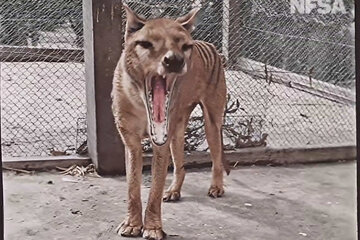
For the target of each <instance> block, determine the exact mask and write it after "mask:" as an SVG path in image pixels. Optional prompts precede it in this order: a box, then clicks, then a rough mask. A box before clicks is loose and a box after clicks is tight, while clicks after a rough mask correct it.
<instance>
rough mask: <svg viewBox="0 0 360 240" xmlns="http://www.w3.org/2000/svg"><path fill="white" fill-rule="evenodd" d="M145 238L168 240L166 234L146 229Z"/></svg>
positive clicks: (158, 230)
mask: <svg viewBox="0 0 360 240" xmlns="http://www.w3.org/2000/svg"><path fill="white" fill-rule="evenodd" d="M143 238H145V239H150V240H162V239H165V238H166V233H165V232H164V231H163V230H162V229H161V228H160V229H144V232H143Z"/></svg>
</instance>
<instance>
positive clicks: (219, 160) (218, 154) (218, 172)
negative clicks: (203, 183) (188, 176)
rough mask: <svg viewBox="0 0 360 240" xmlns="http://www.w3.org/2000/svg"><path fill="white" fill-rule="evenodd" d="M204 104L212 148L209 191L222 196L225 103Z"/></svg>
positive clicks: (215, 196)
mask: <svg viewBox="0 0 360 240" xmlns="http://www.w3.org/2000/svg"><path fill="white" fill-rule="evenodd" d="M211 103H212V104H203V106H202V107H203V112H204V120H205V133H206V139H207V142H208V145H209V149H210V156H211V160H212V180H211V185H210V188H209V191H208V195H209V196H210V197H214V198H217V197H221V196H222V195H223V194H224V182H223V170H224V166H223V157H224V156H223V155H224V153H223V143H222V130H221V129H222V123H223V111H224V105H223V103H222V102H217V103H214V102H211Z"/></svg>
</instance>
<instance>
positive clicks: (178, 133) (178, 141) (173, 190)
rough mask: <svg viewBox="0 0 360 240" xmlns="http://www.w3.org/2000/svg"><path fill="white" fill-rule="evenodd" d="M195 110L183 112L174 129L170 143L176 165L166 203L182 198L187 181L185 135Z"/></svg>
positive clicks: (164, 198) (189, 109) (190, 109)
mask: <svg viewBox="0 0 360 240" xmlns="http://www.w3.org/2000/svg"><path fill="white" fill-rule="evenodd" d="M193 109H194V107H193V106H192V107H190V108H188V109H186V110H184V111H183V112H184V114H183V117H181V118H179V119H178V121H177V124H176V126H175V129H174V135H173V137H172V139H171V142H170V150H171V156H172V160H173V165H174V172H173V180H172V183H171V185H170V186H169V188H168V189H167V190H166V192H165V193H164V196H163V201H164V202H170V201H178V200H179V199H180V196H181V194H180V191H181V187H182V184H183V182H184V179H185V168H184V142H185V140H184V134H185V128H186V126H187V124H188V120H189V117H190V114H191V112H192V110H193Z"/></svg>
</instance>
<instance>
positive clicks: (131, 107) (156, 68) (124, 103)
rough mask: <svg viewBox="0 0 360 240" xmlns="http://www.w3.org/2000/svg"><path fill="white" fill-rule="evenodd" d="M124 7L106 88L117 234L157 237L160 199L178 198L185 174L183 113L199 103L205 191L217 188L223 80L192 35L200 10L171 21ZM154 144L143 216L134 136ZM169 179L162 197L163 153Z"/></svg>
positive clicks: (209, 48) (214, 56)
mask: <svg viewBox="0 0 360 240" xmlns="http://www.w3.org/2000/svg"><path fill="white" fill-rule="evenodd" d="M124 8H125V10H126V16H127V23H126V33H125V48H124V51H123V53H122V55H121V57H120V60H119V62H118V64H117V67H116V70H115V73H114V80H113V90H112V99H113V103H112V109H113V114H114V118H115V124H116V127H117V129H118V131H119V133H120V135H121V138H122V140H123V142H124V144H125V146H126V155H127V156H126V176H127V182H128V215H127V217H126V219H125V220H124V221H123V222H122V223H121V224H120V225H119V227H118V229H117V231H118V233H119V234H121V235H123V236H139V235H141V234H142V236H143V237H144V238H146V239H163V238H164V237H165V233H164V232H163V230H162V228H163V226H162V222H161V201H162V200H163V201H177V200H179V198H180V190H181V186H182V184H183V181H184V177H185V170H184V131H185V128H186V126H187V123H188V119H189V116H190V113H191V112H192V110H193V109H194V107H195V106H196V105H198V104H199V105H200V106H201V108H202V111H203V114H204V119H205V132H206V137H207V141H208V144H209V148H210V154H211V159H212V181H211V185H210V188H209V191H208V195H209V196H211V197H214V198H216V197H220V196H222V195H223V194H224V188H223V170H224V169H225V170H226V172H227V173H229V169H228V167H227V165H226V164H224V163H225V161H224V157H223V146H222V131H221V128H222V123H223V114H224V109H225V104H226V85H225V76H224V69H223V66H222V61H221V57H220V56H219V54H218V53H217V51H216V48H215V47H214V46H213V45H212V44H210V43H206V42H203V41H194V40H193V39H192V37H191V35H190V34H191V31H192V30H193V29H194V22H195V18H196V15H197V13H198V10H199V9H194V10H192V11H190V12H189V13H188V14H187V15H185V16H183V17H180V18H178V19H176V20H172V19H165V18H159V19H151V20H145V19H143V18H141V17H139V16H137V15H136V14H135V13H134V12H133V11H132V10H131V9H130V8H128V7H127V6H124ZM146 136H149V137H150V139H151V142H152V145H153V160H152V186H151V189H150V194H149V200H148V204H147V207H146V210H145V218H144V222H143V220H142V205H141V197H140V194H141V191H140V190H141V187H140V186H141V181H142V180H141V179H142V178H141V175H142V164H143V162H142V146H141V140H142V139H143V138H144V137H146ZM170 157H172V159H173V162H174V178H173V181H172V183H171V185H170V187H169V188H168V189H167V191H166V192H165V193H164V195H163V188H164V184H165V178H166V174H167V169H168V164H169V159H170Z"/></svg>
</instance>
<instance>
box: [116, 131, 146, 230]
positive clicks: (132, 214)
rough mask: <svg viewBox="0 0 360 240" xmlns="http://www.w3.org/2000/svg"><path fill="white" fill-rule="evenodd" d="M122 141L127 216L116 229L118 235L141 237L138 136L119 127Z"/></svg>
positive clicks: (140, 159)
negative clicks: (126, 191)
mask: <svg viewBox="0 0 360 240" xmlns="http://www.w3.org/2000/svg"><path fill="white" fill-rule="evenodd" d="M119 131H120V133H121V136H122V139H123V141H124V143H125V145H126V181H127V185H128V214H127V217H126V218H125V220H124V221H123V222H122V223H121V224H120V225H119V227H118V228H117V232H118V234H120V235H121V236H127V237H138V236H141V231H142V226H143V224H142V206H141V181H142V167H143V159H142V148H141V138H140V136H138V135H136V134H134V133H133V132H132V133H130V132H128V131H126V130H125V129H123V128H121V127H119Z"/></svg>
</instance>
